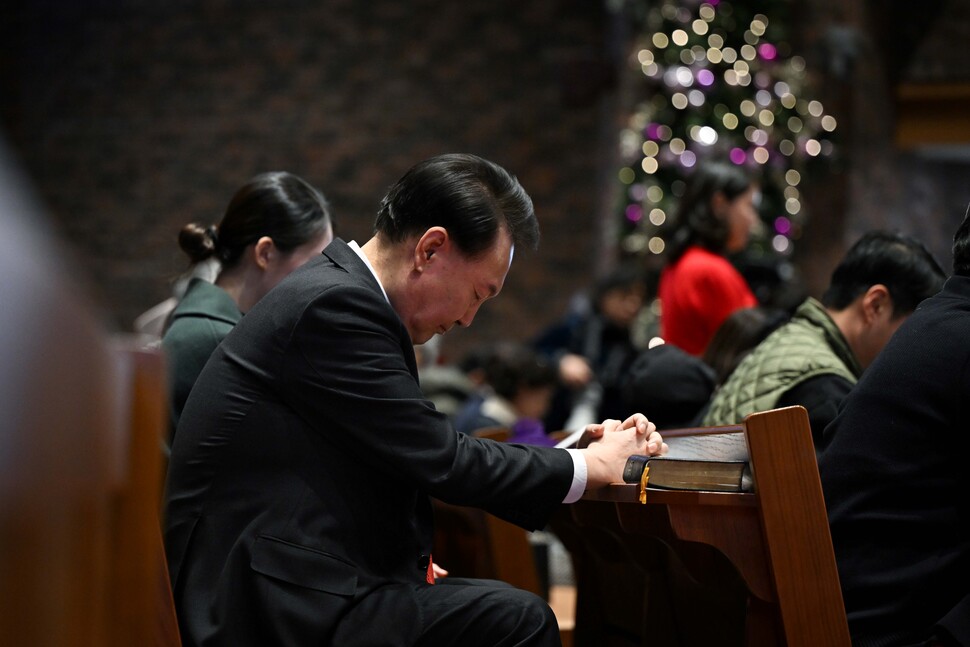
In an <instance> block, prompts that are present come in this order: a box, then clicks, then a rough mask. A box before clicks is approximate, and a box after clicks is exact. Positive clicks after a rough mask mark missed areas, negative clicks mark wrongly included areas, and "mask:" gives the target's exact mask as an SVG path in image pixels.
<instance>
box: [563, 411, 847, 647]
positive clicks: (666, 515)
mask: <svg viewBox="0 0 970 647" xmlns="http://www.w3.org/2000/svg"><path fill="white" fill-rule="evenodd" d="M738 431H742V432H743V433H744V434H745V437H746V440H747V444H748V451H749V454H750V461H751V468H752V472H753V476H754V481H755V491H754V492H746V493H721V492H689V491H669V490H648V491H647V501H646V504H645V505H643V504H640V503H639V501H638V490H639V486H638V485H629V484H614V485H612V486H608V487H607V488H604V489H602V490H599V491H594V492H590V493H588V494H587V495H586V496H584V498H583V500H581V501H579V502H577V503H576V504H574V505H573V507H572V510H571V513H572V514H571V520H568V519H567V520H566V521H565V522H563V523H565V524H566V525H570V521H571V526H572V527H571V530H572V531H573V532H574V536H572V537H571V536H570V534H569V532H568V531H567V532H564V533H561V536H563V537H564V541H565V538H566V537H571V540H570V542H569V543H567V548H569V549H570V550H571V551H572V552H573V558H574V562H576V563H577V566H576V569H577V585H578V587H579V591H578V599H577V605H578V607H577V612H576V616H577V617H576V633H575V638H576V645H577V646H578V647H582V646H583V645H594V644H595V645H614V644H615V645H620V644H624V645H638V644H642V645H654V646H656V645H678V646H680V645H692V644H744V645H746V646H749V647H755V646H757V647H770V646H772V645H787V646H788V647H802V646H805V647H808V646H815V645H826V646H834V647H838V646H841V645H845V646H848V645H849V644H850V640H849V633H848V627H847V624H846V619H845V611H844V606H843V601H842V593H841V589H840V587H839V578H838V571H837V569H836V564H835V555H834V552H833V550H832V541H831V536H830V534H829V528H828V519H827V516H826V511H825V504H824V500H823V498H822V489H821V485H820V483H819V478H818V470H817V466H816V463H815V451H814V448H813V445H812V438H811V432H810V429H809V425H808V416H807V414H806V412H805V410H804V409H803V408H802V407H790V408H785V409H777V410H774V411H767V412H763V413H757V414H753V415H751V416H748V418H746V419H745V421H744V423H743V424H742V425H739V426H732V427H719V428H699V429H692V430H680V431H676V432H666V434H667V436H668V437H672V436H673V435H696V434H709V433H730V432H738ZM611 564H612V565H613V566H614V568H612V570H609V566H610V565H611ZM604 568H606V569H607V570H609V572H608V573H606V575H607V576H606V577H604V573H603V569H604ZM681 569H682V570H681ZM685 581H686V582H687V586H686V589H687V591H688V594H687V595H683V596H681V599H678V600H676V601H672V600H670V597H669V596H668V595H665V594H667V593H669V592H670V590H671V588H672V587H671V582H680V583H681V584H683V582H685ZM692 586H693V587H695V591H697V592H698V593H697V594H698V596H699V598H698V599H699V600H702V601H703V606H704V608H705V609H706V610H707V611H708V612H710V611H712V610H713V612H714V613H713V614H710V613H708V614H703V613H702V614H700V615H699V616H696V617H691V616H690V614H689V611H690V609H683V608H674V607H673V605H675V604H678V605H690V604H691V598H690V588H691V587H692ZM674 588H676V587H674ZM680 588H681V589H682V590H683V589H685V587H684V586H680ZM614 592H619V596H617V595H614ZM739 592H740V594H741V597H739V596H738V593H739ZM618 598H619V599H618ZM738 601H740V604H738ZM616 606H621V607H623V608H625V615H624V617H623V618H621V619H620V620H619V621H618V620H617V618H616V615H617V614H616V613H614V614H612V616H611V615H610V609H611V608H615V607H616ZM631 607H632V608H631ZM638 607H639V609H638ZM682 611H687V612H688V613H687V615H686V616H685V615H684V613H679V612H682ZM678 615H679V616H680V618H681V619H680V621H679V623H680V626H671V624H673V625H677V622H674V623H671V621H670V619H671V618H672V617H676V616H678ZM631 616H632V617H631ZM705 616H706V617H705ZM685 617H686V618H687V620H684V618H685ZM624 619H625V623H624V622H623V620H624ZM705 622H706V623H707V626H704V625H703V623H705ZM718 623H727V624H728V625H730V623H740V631H739V632H737V637H738V642H737V643H732V642H731V641H730V640H729V639H728V638H727V637H726V636H727V635H728V634H730V633H732V631H731V627H730V626H727V625H725V626H723V627H719V626H718ZM722 629H723V631H720V630H722ZM698 635H705V636H707V637H706V638H703V639H701V638H697V637H696V636H698ZM712 635H721V636H723V638H722V639H721V640H719V641H718V642H716V643H712V642H710V640H711V638H710V636H712ZM691 636H694V637H691Z"/></svg>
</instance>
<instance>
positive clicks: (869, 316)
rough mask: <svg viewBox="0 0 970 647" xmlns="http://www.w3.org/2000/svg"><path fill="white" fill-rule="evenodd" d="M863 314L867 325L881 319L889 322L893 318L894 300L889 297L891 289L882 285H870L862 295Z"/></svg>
mask: <svg viewBox="0 0 970 647" xmlns="http://www.w3.org/2000/svg"><path fill="white" fill-rule="evenodd" d="M862 313H863V316H864V317H865V321H866V323H869V324H871V323H873V322H876V321H879V320H880V319H882V320H885V321H889V320H891V319H892V318H893V299H892V297H891V296H890V295H889V288H887V287H886V286H885V285H883V284H882V283H876V284H875V285H870V286H869V289H868V290H866V293H865V294H864V295H862Z"/></svg>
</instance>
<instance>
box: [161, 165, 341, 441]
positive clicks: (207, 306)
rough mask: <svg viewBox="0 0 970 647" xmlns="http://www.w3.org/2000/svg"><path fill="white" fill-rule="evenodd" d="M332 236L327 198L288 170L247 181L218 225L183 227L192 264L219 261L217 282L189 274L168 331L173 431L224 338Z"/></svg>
mask: <svg viewBox="0 0 970 647" xmlns="http://www.w3.org/2000/svg"><path fill="white" fill-rule="evenodd" d="M332 239H333V224H332V222H331V215H330V206H329V204H328V203H327V200H326V198H324V196H323V194H322V193H320V191H318V190H317V189H315V188H314V187H312V186H310V184H308V183H307V182H306V181H304V180H303V179H301V178H299V177H297V176H296V175H293V174H291V173H286V172H272V173H263V174H261V175H257V176H256V177H254V178H252V179H251V180H250V181H249V182H247V183H246V184H245V185H243V187H242V188H240V189H239V190H238V191H237V192H236V194H235V195H234V196H233V198H232V200H231V201H230V202H229V206H228V207H227V208H226V212H225V215H224V216H223V218H222V221H221V222H220V223H219V224H218V225H217V226H212V225H210V226H205V225H202V224H199V223H189V224H187V225H185V227H183V228H182V231H181V232H180V233H179V246H180V247H181V248H182V251H184V252H185V253H186V254H187V255H188V257H189V259H190V260H191V261H192V264H193V266H195V265H196V264H198V263H202V262H206V261H208V260H209V259H215V260H217V261H218V263H219V266H220V269H219V272H218V275H217V276H216V279H215V283H209V282H208V281H205V280H204V279H201V278H193V279H192V280H191V281H190V282H189V284H188V287H187V288H186V291H185V295H184V296H183V297H182V299H181V301H179V304H178V305H177V306H176V307H175V309H174V310H173V311H172V315H171V318H170V321H169V323H168V328H167V330H166V331H165V334H164V336H163V337H162V346H163V347H164V348H165V350H166V353H167V355H168V358H169V364H170V374H171V399H172V430H173V433H174V429H175V427H176V426H177V425H178V420H179V416H180V415H181V413H182V407H183V406H184V405H185V400H186V398H188V396H189V391H191V389H192V385H193V384H195V380H196V378H198V376H199V373H200V372H201V371H202V367H203V366H205V363H206V361H207V360H208V359H209V355H211V354H212V351H214V350H215V349H216V346H218V345H219V342H221V341H222V339H223V338H224V337H225V336H226V335H227V334H229V331H230V330H232V328H233V326H235V325H236V323H237V322H238V321H239V320H240V319H241V318H242V316H243V314H244V313H245V312H247V311H248V310H249V309H250V308H252V307H253V305H254V304H255V303H256V302H257V301H259V300H260V299H261V298H262V297H263V295H265V294H266V293H267V292H269V291H270V289H271V288H273V286H275V285H276V284H277V283H279V282H280V281H281V280H282V279H283V278H284V277H285V276H286V275H287V274H289V273H290V272H292V271H293V270H295V269H296V268H297V267H299V266H300V265H302V264H303V263H305V262H306V261H308V260H310V259H311V258H313V257H314V256H316V255H318V254H320V252H322V251H323V248H324V247H326V246H327V245H328V244H329V243H330V241H331V240H332Z"/></svg>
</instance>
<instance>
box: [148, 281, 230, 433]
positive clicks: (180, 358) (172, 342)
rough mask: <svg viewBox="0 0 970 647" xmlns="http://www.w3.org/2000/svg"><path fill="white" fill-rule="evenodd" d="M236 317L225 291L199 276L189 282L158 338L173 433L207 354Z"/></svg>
mask: <svg viewBox="0 0 970 647" xmlns="http://www.w3.org/2000/svg"><path fill="white" fill-rule="evenodd" d="M240 319H242V313H241V312H239V307H238V306H237V305H236V302H235V301H233V300H232V297H230V296H229V294H228V293H227V292H226V291H225V290H223V289H222V288H220V287H217V286H215V285H213V284H212V283H209V282H208V281H205V280H203V279H199V278H195V279H192V281H190V282H189V285H188V288H187V289H186V290H185V296H183V297H182V300H181V301H179V304H178V305H177V306H175V310H173V311H172V318H171V321H170V322H169V325H168V329H167V330H166V331H165V335H164V336H163V337H162V347H163V348H164V349H165V352H166V354H167V356H168V363H169V377H170V388H171V391H170V393H171V401H172V431H173V432H174V430H175V428H176V427H177V426H178V421H179V416H180V415H181V414H182V408H183V407H184V406H185V401H186V400H187V399H188V397H189V391H191V390H192V385H194V384H195V380H196V379H197V378H198V377H199V373H201V372H202V367H203V366H205V363H206V362H207V361H208V360H209V355H211V354H212V351H214V350H215V349H216V347H217V346H218V345H219V342H221V341H222V340H223V338H224V337H225V336H226V335H228V334H229V331H230V330H232V328H233V326H235V325H236V324H237V323H239V320H240Z"/></svg>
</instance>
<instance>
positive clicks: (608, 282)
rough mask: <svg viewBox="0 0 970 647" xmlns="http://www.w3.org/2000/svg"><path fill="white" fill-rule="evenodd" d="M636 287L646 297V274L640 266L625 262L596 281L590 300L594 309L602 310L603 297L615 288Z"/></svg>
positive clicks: (628, 288) (596, 310) (629, 288)
mask: <svg viewBox="0 0 970 647" xmlns="http://www.w3.org/2000/svg"><path fill="white" fill-rule="evenodd" d="M635 289H639V290H640V292H641V293H643V295H644V297H646V291H647V280H646V274H645V272H644V271H643V270H642V269H640V267H639V266H637V265H634V264H631V263H624V264H622V265H619V266H618V267H616V268H614V269H613V270H612V271H611V272H610V273H608V274H606V275H605V276H603V277H602V278H600V279H599V280H598V281H596V283H595V284H594V285H593V288H592V290H591V291H590V299H589V300H590V303H591V305H592V308H593V310H594V311H595V312H600V311H601V306H602V303H603V298H604V297H605V296H606V295H607V294H609V293H610V292H612V291H613V290H624V291H626V290H635Z"/></svg>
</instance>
